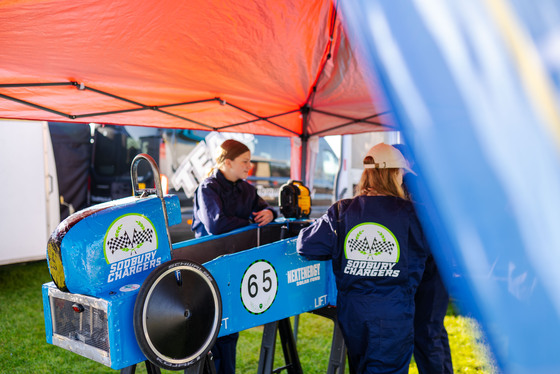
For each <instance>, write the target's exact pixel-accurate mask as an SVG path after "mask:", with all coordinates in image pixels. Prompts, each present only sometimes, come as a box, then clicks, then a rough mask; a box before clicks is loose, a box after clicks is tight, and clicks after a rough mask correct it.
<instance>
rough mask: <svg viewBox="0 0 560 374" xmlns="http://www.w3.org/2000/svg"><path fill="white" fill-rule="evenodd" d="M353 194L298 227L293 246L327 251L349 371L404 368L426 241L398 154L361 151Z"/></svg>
mask: <svg viewBox="0 0 560 374" xmlns="http://www.w3.org/2000/svg"><path fill="white" fill-rule="evenodd" d="M363 163H364V171H363V173H362V176H361V180H360V182H359V184H358V186H357V191H356V192H357V194H356V196H355V197H354V198H352V199H345V200H341V201H339V202H337V203H335V204H334V205H333V206H331V207H330V208H329V209H328V211H327V213H326V214H325V215H323V216H322V217H321V218H320V219H318V220H317V221H316V222H315V223H314V224H313V225H311V226H309V227H307V228H305V229H303V230H302V231H301V232H300V234H299V236H298V241H297V249H298V253H299V254H300V255H302V256H304V257H306V258H308V259H312V260H328V259H332V265H333V271H334V275H335V279H336V285H337V290H338V296H337V315H338V321H339V324H340V328H341V330H342V334H343V336H344V340H345V343H346V346H347V348H348V359H349V360H348V361H349V366H350V371H351V372H352V373H408V367H409V364H410V359H411V356H412V351H413V344H414V328H413V325H414V294H415V292H416V289H417V287H418V284H419V282H420V279H421V278H422V272H423V271H424V264H425V261H426V257H427V254H428V246H427V243H426V240H425V238H424V234H423V232H422V229H421V227H420V224H419V222H418V219H417V217H416V213H415V211H414V208H413V206H412V204H411V202H410V201H409V200H407V199H406V197H405V194H404V191H403V189H402V186H401V185H402V178H403V169H405V170H408V171H410V170H409V167H408V164H407V162H406V160H405V159H404V157H403V156H402V154H401V153H400V152H399V151H398V150H397V149H396V148H394V147H392V146H390V145H387V144H384V143H381V144H378V145H376V146H374V147H373V148H372V149H371V150H370V151H369V152H368V153H367V155H366V157H365V158H364V162H363Z"/></svg>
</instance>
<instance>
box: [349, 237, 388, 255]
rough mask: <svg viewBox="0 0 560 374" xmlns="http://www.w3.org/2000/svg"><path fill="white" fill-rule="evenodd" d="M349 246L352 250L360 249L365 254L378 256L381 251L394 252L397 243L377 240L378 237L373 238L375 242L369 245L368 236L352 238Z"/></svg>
mask: <svg viewBox="0 0 560 374" xmlns="http://www.w3.org/2000/svg"><path fill="white" fill-rule="evenodd" d="M348 246H349V248H350V252H353V251H358V252H360V253H363V254H368V255H374V256H377V255H379V254H381V253H388V254H392V253H393V250H394V249H395V243H391V242H383V241H379V240H377V238H374V239H373V243H372V244H371V246H370V245H369V243H368V241H367V238H364V239H358V240H357V239H350V240H349V241H348Z"/></svg>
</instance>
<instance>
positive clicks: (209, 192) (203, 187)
mask: <svg viewBox="0 0 560 374" xmlns="http://www.w3.org/2000/svg"><path fill="white" fill-rule="evenodd" d="M252 167H253V165H252V164H251V152H250V150H249V148H248V147H247V146H246V145H245V144H243V143H241V142H238V141H236V140H233V139H229V140H226V141H225V142H223V143H222V145H221V146H220V153H219V155H218V156H217V158H216V166H215V167H214V169H213V170H212V171H211V174H210V175H209V177H208V178H206V179H205V180H204V181H203V182H202V183H201V184H200V185H199V186H198V188H197V189H196V192H195V198H194V207H193V223H192V230H193V231H194V233H195V237H196V238H199V237H201V236H206V235H218V234H223V233H226V232H229V231H232V230H235V229H238V228H240V227H244V226H247V225H249V224H250V223H252V222H255V223H258V224H259V226H264V225H266V224H267V223H269V222H271V221H272V220H273V219H274V218H276V212H274V210H273V209H272V208H270V207H269V206H268V204H267V203H266V201H264V200H263V199H262V198H261V197H260V196H259V195H258V194H257V190H256V189H255V187H253V186H252V185H251V184H249V183H248V182H247V181H245V179H246V178H247V176H248V175H249V171H250V170H251V168H252ZM238 338H239V333H235V334H231V335H226V336H223V337H220V338H218V339H217V340H216V344H215V345H214V347H213V348H212V354H213V356H214V363H215V364H216V372H217V374H233V373H235V359H236V354H235V353H236V346H237V339H238Z"/></svg>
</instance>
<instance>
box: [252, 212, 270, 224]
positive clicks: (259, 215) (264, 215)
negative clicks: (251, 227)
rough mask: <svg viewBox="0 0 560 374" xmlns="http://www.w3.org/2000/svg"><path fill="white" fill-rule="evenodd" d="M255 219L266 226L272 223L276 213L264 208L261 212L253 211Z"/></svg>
mask: <svg viewBox="0 0 560 374" xmlns="http://www.w3.org/2000/svg"><path fill="white" fill-rule="evenodd" d="M253 216H254V217H253V220H254V221H255V222H256V223H258V224H259V226H264V225H266V224H267V223H270V222H271V221H272V219H273V218H274V214H272V211H271V210H270V209H263V210H261V211H260V212H253Z"/></svg>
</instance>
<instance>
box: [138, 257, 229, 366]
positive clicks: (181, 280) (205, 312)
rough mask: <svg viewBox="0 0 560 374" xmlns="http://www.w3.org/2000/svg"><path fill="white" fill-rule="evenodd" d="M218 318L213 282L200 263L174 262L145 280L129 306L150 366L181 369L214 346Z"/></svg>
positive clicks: (219, 306)
mask: <svg viewBox="0 0 560 374" xmlns="http://www.w3.org/2000/svg"><path fill="white" fill-rule="evenodd" d="M221 320H222V300H221V297H220V291H219V289H218V286H217V284H216V281H215V280H214V278H213V277H212V275H211V274H210V273H209V272H208V270H206V269H205V268H204V267H203V266H202V265H199V264H196V263H194V262H191V261H185V260H174V261H169V262H166V263H164V264H162V265H160V266H159V267H157V268H156V269H155V270H154V271H153V272H152V273H150V275H149V276H148V277H147V278H146V280H145V281H144V283H143V284H142V287H140V291H139V293H138V297H137V298H136V303H135V305H134V332H135V334H136V340H137V341H138V345H139V346H140V349H141V350H142V353H144V355H145V356H146V358H147V359H148V360H150V361H151V362H152V363H154V364H155V365H157V366H159V367H161V368H164V369H169V370H181V369H185V368H187V367H189V366H191V365H193V364H195V363H197V362H198V361H199V360H201V359H202V358H205V357H206V354H207V353H208V352H209V351H210V349H211V348H212V346H213V345H214V343H215V341H216V338H217V336H218V332H219V331H220V324H221Z"/></svg>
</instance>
